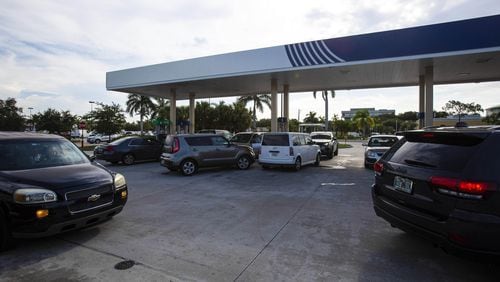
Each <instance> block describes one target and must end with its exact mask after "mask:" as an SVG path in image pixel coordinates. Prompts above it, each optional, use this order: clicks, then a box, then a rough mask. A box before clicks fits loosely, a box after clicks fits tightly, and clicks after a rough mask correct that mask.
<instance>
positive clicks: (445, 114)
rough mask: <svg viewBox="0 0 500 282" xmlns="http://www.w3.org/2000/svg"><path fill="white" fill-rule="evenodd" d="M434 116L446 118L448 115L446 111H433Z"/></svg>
mask: <svg viewBox="0 0 500 282" xmlns="http://www.w3.org/2000/svg"><path fill="white" fill-rule="evenodd" d="M434 117H435V118H447V117H448V113H447V112H443V111H441V112H436V111H434Z"/></svg>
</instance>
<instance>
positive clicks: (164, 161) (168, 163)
mask: <svg viewBox="0 0 500 282" xmlns="http://www.w3.org/2000/svg"><path fill="white" fill-rule="evenodd" d="M160 165H162V166H164V167H166V168H168V169H170V170H177V169H179V166H180V164H179V163H177V162H174V161H172V160H171V159H168V158H165V157H161V158H160Z"/></svg>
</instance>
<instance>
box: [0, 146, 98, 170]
mask: <svg viewBox="0 0 500 282" xmlns="http://www.w3.org/2000/svg"><path fill="white" fill-rule="evenodd" d="M0 159H1V160H2V162H0V170H4V171H7V170H23V169H32V168H44V167H54V166H63V165H72V164H83V163H88V162H89V160H88V158H87V157H86V156H85V154H84V153H83V152H81V151H80V150H78V148H76V147H75V146H74V145H73V144H71V143H70V142H68V141H65V140H43V141H40V140H34V141H30V140H28V141H19V140H8V141H2V142H0Z"/></svg>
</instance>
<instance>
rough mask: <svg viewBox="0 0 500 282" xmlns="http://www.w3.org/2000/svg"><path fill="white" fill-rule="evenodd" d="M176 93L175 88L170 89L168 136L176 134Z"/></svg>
mask: <svg viewBox="0 0 500 282" xmlns="http://www.w3.org/2000/svg"><path fill="white" fill-rule="evenodd" d="M176 96H177V95H176V91H175V88H171V89H170V97H171V98H170V134H176V133H177V130H176V129H177V117H176V109H177V106H176V102H177V101H176V99H177V97H176Z"/></svg>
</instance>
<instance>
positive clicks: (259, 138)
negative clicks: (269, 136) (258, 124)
mask: <svg viewBox="0 0 500 282" xmlns="http://www.w3.org/2000/svg"><path fill="white" fill-rule="evenodd" d="M261 142H262V135H254V136H253V138H252V143H261Z"/></svg>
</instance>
